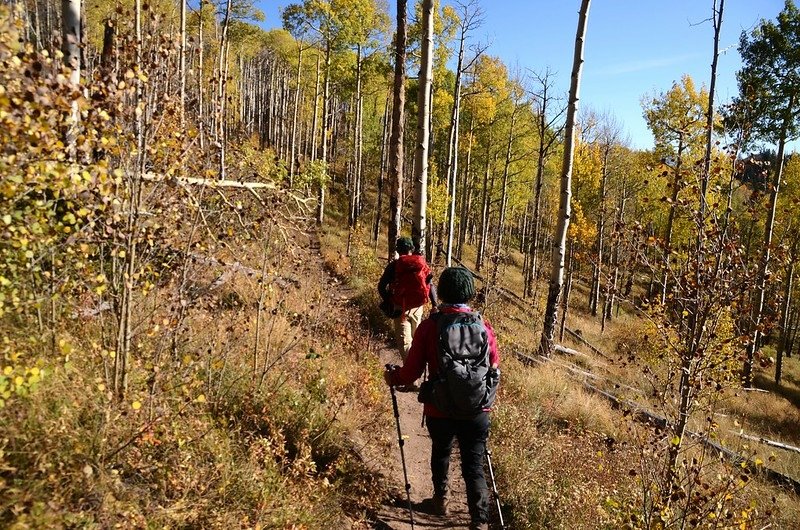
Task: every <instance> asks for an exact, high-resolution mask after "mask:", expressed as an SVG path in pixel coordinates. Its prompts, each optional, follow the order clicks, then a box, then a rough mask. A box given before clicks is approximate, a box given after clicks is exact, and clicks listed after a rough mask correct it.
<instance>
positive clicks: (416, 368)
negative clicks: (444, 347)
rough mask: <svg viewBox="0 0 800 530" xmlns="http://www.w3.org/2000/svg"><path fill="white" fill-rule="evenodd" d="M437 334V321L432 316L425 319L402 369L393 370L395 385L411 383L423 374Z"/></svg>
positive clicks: (412, 342)
mask: <svg viewBox="0 0 800 530" xmlns="http://www.w3.org/2000/svg"><path fill="white" fill-rule="evenodd" d="M435 334H436V323H435V322H434V321H433V319H431V318H427V319H425V320H423V321H422V322H421V323H420V325H419V327H418V328H417V331H416V333H414V339H413V340H412V341H411V348H410V349H409V350H408V357H406V360H405V362H404V363H403V366H402V368H400V370H396V371H394V372H392V383H394V384H395V385H410V384H411V383H413V382H414V381H416V380H417V379H419V378H420V377H421V376H422V372H423V371H424V370H425V363H426V362H427V361H428V359H429V358H430V357H429V352H428V351H427V350H428V348H430V345H431V344H433V345H434V346H435V345H436V341H435V340H432V339H433V338H435V337H432V335H435Z"/></svg>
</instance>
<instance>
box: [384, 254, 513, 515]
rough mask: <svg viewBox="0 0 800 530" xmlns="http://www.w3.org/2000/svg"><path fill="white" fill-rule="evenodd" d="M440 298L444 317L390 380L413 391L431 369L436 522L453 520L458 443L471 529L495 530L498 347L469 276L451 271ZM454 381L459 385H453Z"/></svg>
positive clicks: (421, 333)
mask: <svg viewBox="0 0 800 530" xmlns="http://www.w3.org/2000/svg"><path fill="white" fill-rule="evenodd" d="M438 293H439V297H440V298H441V301H442V303H441V305H440V306H439V312H438V314H432V315H431V316H430V318H428V319H426V320H425V321H424V322H422V323H421V324H420V326H419V328H418V329H417V333H416V335H414V340H413V342H412V344H411V349H410V350H409V352H408V357H407V358H406V359H405V361H404V362H403V366H402V367H397V366H395V367H387V370H386V372H385V373H384V378H385V379H386V383H387V384H389V385H390V386H398V385H407V384H409V383H411V382H413V381H415V380H416V379H417V378H418V377H420V376H421V375H422V372H423V370H424V369H425V366H426V365H427V367H428V372H429V380H428V381H427V382H425V383H423V385H422V388H421V389H420V397H419V399H420V401H422V402H423V403H424V404H425V405H424V414H425V416H427V425H428V432H429V433H430V437H431V479H432V481H433V492H434V495H433V498H431V499H426V500H425V501H423V504H426V505H428V507H429V510H430V512H432V513H434V514H436V515H442V516H443V515H447V491H448V472H449V467H450V452H451V450H452V447H453V440H454V439H457V440H458V446H459V450H460V453H461V473H462V475H463V477H464V483H465V484H466V486H467V504H468V506H469V514H470V518H471V520H472V522H471V525H470V528H471V529H475V530H484V529H488V528H489V527H488V520H489V491H488V488H487V485H486V477H485V476H484V471H483V461H484V455H485V454H486V439H487V437H488V435H489V410H490V407H491V405H492V403H493V402H494V397H495V394H496V392H497V387H498V384H499V378H500V372H499V370H498V365H499V363H500V357H499V355H498V352H497V339H496V338H495V334H494V330H493V329H492V326H491V324H489V322H488V321H486V320H485V319H483V318H482V317H481V316H480V315H479V314H478V313H475V312H473V310H472V309H471V308H470V307H469V306H468V305H467V302H468V301H469V300H470V299H471V298H472V297H473V296H474V295H475V284H474V280H473V278H472V273H471V272H470V271H469V270H467V269H465V268H463V267H450V268H447V269H445V270H444V271H443V272H442V274H441V276H440V278H439V283H438ZM459 363H461V370H462V371H461V372H460V373H458V370H459V367H458V366H457V365H459ZM443 366H445V367H444V368H443ZM449 374H455V377H453V378H449V377H448V375H449ZM474 374H478V375H474ZM464 378H466V379H470V378H472V379H471V380H470V381H468V382H467V383H466V384H464V386H463V387H459V382H458V381H457V380H458V379H462V380H463V379H464ZM454 380H455V381H454ZM442 408H448V409H450V410H442Z"/></svg>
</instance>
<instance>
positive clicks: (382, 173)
mask: <svg viewBox="0 0 800 530" xmlns="http://www.w3.org/2000/svg"><path fill="white" fill-rule="evenodd" d="M389 134H390V132H389V97H388V96H387V97H386V105H385V107H384V109H383V132H382V133H381V164H380V170H379V171H378V189H377V195H378V202H377V204H376V205H375V222H374V224H373V226H372V240H373V241H375V245H376V247H375V248H376V250H377V245H378V236H379V235H380V230H381V215H382V214H383V183H384V180H385V179H386V166H387V165H388V162H387V155H388V150H387V149H386V147H387V144H388V143H389Z"/></svg>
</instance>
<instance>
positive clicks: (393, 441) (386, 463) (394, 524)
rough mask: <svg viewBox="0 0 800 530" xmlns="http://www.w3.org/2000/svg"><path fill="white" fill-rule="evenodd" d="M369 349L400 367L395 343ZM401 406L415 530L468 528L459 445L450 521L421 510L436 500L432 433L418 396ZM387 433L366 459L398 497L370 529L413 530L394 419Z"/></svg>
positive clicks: (346, 295)
mask: <svg viewBox="0 0 800 530" xmlns="http://www.w3.org/2000/svg"><path fill="white" fill-rule="evenodd" d="M309 250H310V251H311V253H312V255H314V254H315V255H316V257H315V258H312V262H313V261H314V260H316V261H317V262H318V263H323V261H324V260H323V259H322V256H321V253H320V243H319V240H318V239H317V238H316V237H314V236H312V238H311V245H310V249H309ZM319 272H320V274H321V280H322V281H324V282H325V283H326V284H327V285H329V286H331V289H329V290H328V296H329V297H330V302H331V305H332V306H333V310H334V311H336V312H340V313H342V318H343V320H344V321H349V322H361V323H362V325H366V322H365V319H363V318H361V316H360V315H357V314H356V313H357V307H356V303H355V301H354V299H353V298H354V297H355V294H356V293H355V291H354V290H353V289H352V288H350V287H348V286H347V285H346V284H345V282H344V281H343V279H342V278H337V275H336V274H334V273H332V272H331V271H330V270H321V271H319ZM370 349H371V350H372V351H373V352H374V354H376V355H377V356H378V358H379V361H380V365H381V366H383V365H386V364H401V363H402V361H401V359H400V354H399V352H398V351H397V348H396V347H395V346H394V343H393V342H391V343H389V342H387V341H385V340H384V339H379V342H378V343H377V344H375V343H372V345H371V347H370ZM385 389H386V390H385V394H384V395H385V399H386V403H387V406H388V407H389V409H390V410H391V407H392V402H391V393H390V391H389V387H388V386H387V387H385ZM396 395H397V406H398V411H399V413H400V429H401V430H402V433H403V437H404V439H405V444H404V448H403V449H404V451H405V459H406V469H407V471H408V481H409V483H410V484H411V503H412V508H413V512H414V528H415V529H421V530H424V529H451V528H452V529H458V530H464V529H468V528H469V522H470V518H469V512H468V509H467V503H466V499H467V494H466V487H465V485H464V480H463V478H461V457H460V455H459V453H458V444H457V443H455V444H454V450H453V454H452V456H451V459H450V481H449V482H450V483H449V486H450V494H449V498H450V502H449V504H448V511H449V513H448V515H447V516H445V517H440V516H435V515H431V514H428V513H425V512H424V509H425V508H424V506H420V503H421V502H422V501H423V499H428V498H430V497H431V496H432V495H433V485H432V483H431V472H430V450H431V442H430V437H429V436H428V429H427V427H424V426H423V425H422V404H421V403H419V402H418V401H417V393H416V392H397V393H396ZM390 427H391V428H390V430H388V431H387V432H386V433H384V435H383V436H382V437H381V438H383V439H384V440H385V441H386V444H374V443H373V444H369V443H367V444H365V445H364V446H363V448H362V450H361V453H362V455H361V456H362V458H363V459H364V460H365V462H366V463H368V465H369V466H370V467H371V468H372V469H373V471H375V472H376V473H379V474H381V475H382V476H384V477H386V480H387V481H388V482H389V487H390V489H391V490H393V491H394V492H396V493H395V494H394V495H393V498H392V499H390V500H388V501H386V502H385V503H384V504H382V505H381V507H380V509H379V510H378V513H377V514H375V517H374V520H372V521H368V522H367V523H368V524H369V525H370V527H371V528H375V529H380V530H389V529H391V530H406V529H411V528H412V527H411V521H410V517H409V511H408V501H407V497H406V493H405V482H404V479H403V466H402V463H401V459H400V447H399V445H398V440H397V429H396V426H395V422H394V417H392V423H391V426H390Z"/></svg>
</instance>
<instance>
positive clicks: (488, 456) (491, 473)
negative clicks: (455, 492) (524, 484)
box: [486, 446, 506, 530]
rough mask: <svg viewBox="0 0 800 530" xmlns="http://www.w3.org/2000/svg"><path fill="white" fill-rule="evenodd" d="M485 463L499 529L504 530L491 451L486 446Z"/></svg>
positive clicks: (504, 524)
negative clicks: (490, 482) (487, 465)
mask: <svg viewBox="0 0 800 530" xmlns="http://www.w3.org/2000/svg"><path fill="white" fill-rule="evenodd" d="M486 463H487V464H489V478H490V479H491V481H492V495H494V502H495V503H496V504H497V517H499V518H500V529H501V530H505V529H506V523H505V521H503V509H502V508H501V507H500V494H499V493H497V482H495V480H494V468H492V450H491V449H489V447H488V446H486Z"/></svg>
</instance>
